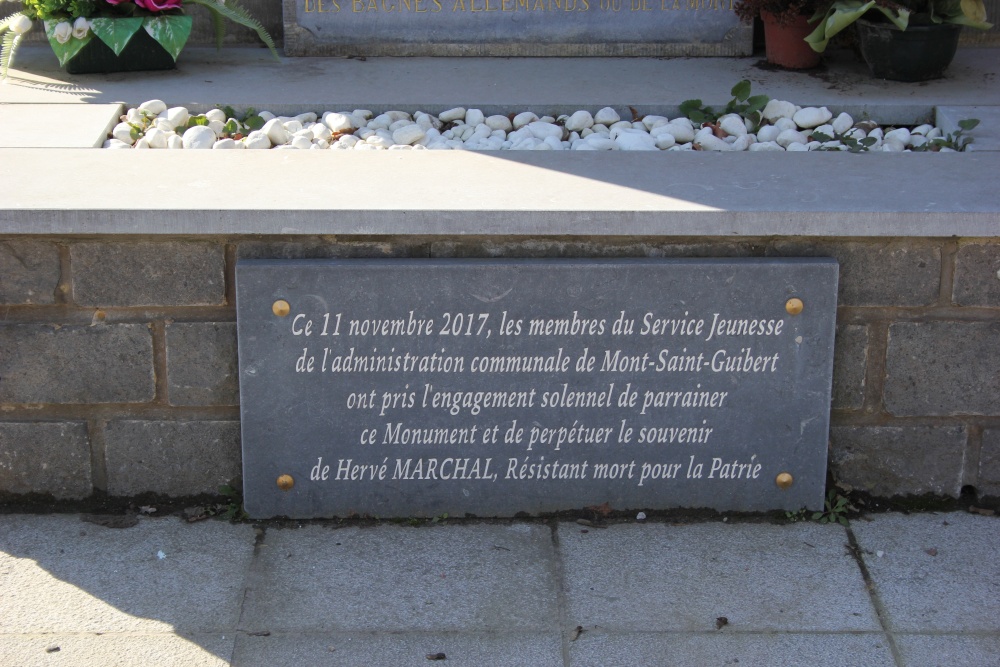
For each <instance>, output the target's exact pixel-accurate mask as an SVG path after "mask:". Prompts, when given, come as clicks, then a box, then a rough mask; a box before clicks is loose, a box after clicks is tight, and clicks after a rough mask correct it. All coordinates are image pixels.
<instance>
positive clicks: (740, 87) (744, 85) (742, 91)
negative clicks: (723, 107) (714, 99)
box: [729, 79, 750, 102]
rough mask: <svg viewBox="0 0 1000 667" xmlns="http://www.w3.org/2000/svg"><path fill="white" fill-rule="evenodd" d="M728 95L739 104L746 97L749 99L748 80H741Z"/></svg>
mask: <svg viewBox="0 0 1000 667" xmlns="http://www.w3.org/2000/svg"><path fill="white" fill-rule="evenodd" d="M729 93H730V94H731V95H732V96H733V97H735V98H736V99H737V100H739V101H740V102H745V101H746V99H747V98H748V97H750V81H749V80H748V79H743V80H742V81H740V82H739V83H737V84H736V85H735V86H733V89H732V90H731V91H729Z"/></svg>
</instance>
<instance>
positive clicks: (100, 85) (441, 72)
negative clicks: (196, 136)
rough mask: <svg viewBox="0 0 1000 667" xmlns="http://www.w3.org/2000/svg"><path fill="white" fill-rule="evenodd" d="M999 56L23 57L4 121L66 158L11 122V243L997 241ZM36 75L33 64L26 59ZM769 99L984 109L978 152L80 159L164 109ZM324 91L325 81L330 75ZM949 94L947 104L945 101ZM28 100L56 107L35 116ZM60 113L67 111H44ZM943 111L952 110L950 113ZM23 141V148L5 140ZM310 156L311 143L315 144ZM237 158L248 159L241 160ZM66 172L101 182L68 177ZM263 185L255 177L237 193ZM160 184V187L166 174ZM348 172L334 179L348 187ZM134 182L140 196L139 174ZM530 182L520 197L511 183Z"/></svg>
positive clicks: (921, 111)
mask: <svg viewBox="0 0 1000 667" xmlns="http://www.w3.org/2000/svg"><path fill="white" fill-rule="evenodd" d="M995 55H996V51H995V50H993V49H989V48H969V47H966V48H963V49H961V50H960V51H959V54H958V57H957V58H956V61H955V63H954V64H953V65H952V67H951V69H950V70H949V76H948V78H946V79H942V80H940V81H933V82H928V83H926V84H922V85H919V86H915V85H912V84H902V83H893V82H885V81H879V80H875V79H873V78H871V77H870V75H869V74H868V73H867V71H866V69H865V66H864V65H863V63H860V62H857V61H856V59H855V57H854V56H853V55H851V54H849V53H831V54H828V57H827V59H826V65H825V69H823V70H818V71H816V72H812V73H797V72H784V71H767V70H765V69H761V68H759V67H757V64H758V62H759V60H758V58H675V59H655V58H576V59H573V58H514V59H494V58H370V59H367V60H362V59H351V58H283V59H281V60H280V62H276V61H274V60H273V59H271V58H270V56H269V55H268V54H267V52H266V51H265V50H261V49H252V48H230V49H226V50H223V51H221V52H216V51H214V50H211V49H199V48H193V49H187V50H186V51H185V53H184V54H183V56H182V58H181V61H180V66H179V69H177V70H175V71H169V72H143V73H135V74H111V75H84V76H76V77H72V76H69V75H67V74H65V73H64V72H62V71H61V70H60V69H58V67H57V65H56V62H55V59H54V57H53V56H52V53H51V51H50V50H49V48H48V47H47V46H44V45H38V46H34V45H26V46H25V47H24V48H22V49H21V50H20V52H19V54H18V61H17V69H14V70H12V73H11V76H10V79H9V80H8V81H7V82H6V84H5V85H3V86H0V113H2V114H6V115H10V114H13V115H14V117H24V114H25V113H27V114H29V117H30V114H33V113H34V112H35V109H38V110H39V111H38V112H39V113H40V114H43V115H45V116H49V117H51V116H53V115H54V116H56V117H57V118H58V117H59V116H60V114H65V116H64V118H65V122H66V124H67V125H68V126H71V127H72V128H73V130H72V131H70V130H67V132H68V134H67V135H66V136H64V137H63V138H62V139H59V140H53V142H56V143H59V144H60V145H62V146H64V147H65V148H52V149H47V150H44V151H40V150H35V149H32V148H17V146H25V145H27V146H36V147H42V146H47V145H50V144H49V140H48V139H46V138H43V137H38V136H37V133H33V132H31V131H27V132H21V133H19V132H18V131H17V130H16V129H14V130H11V129H9V128H7V127H6V125H5V124H4V123H0V127H4V128H5V129H4V130H2V133H3V136H2V137H0V146H2V147H0V182H2V183H3V184H4V190H5V197H4V200H3V203H2V204H0V233H2V234H154V235H160V234H173V235H177V234H286V235H296V234H358V235H385V234H421V235H423V234H438V235H442V234H443V235H484V234H485V235H599V236H601V235H615V236H618V235H640V236H641V235H666V236H676V235H687V236H690V235H709V236H761V235H765V236H766V235H787V236H876V237H878V236H966V237H995V236H996V235H997V234H998V233H1000V193H998V190H997V188H996V187H995V176H994V175H995V174H996V173H998V171H1000V170H998V167H1000V153H997V152H995V151H991V150H989V149H990V148H991V147H994V146H995V145H1000V139H998V134H1000V133H998V132H997V131H996V130H995V129H993V130H991V129H989V121H988V119H992V118H994V117H995V115H996V113H995V112H996V109H997V108H998V107H1000V87H997V86H990V85H983V82H984V81H987V82H988V81H991V80H993V79H994V78H995V77H996V76H997V74H1000V59H997V58H996V57H995ZM22 68H23V69H22ZM742 78H750V79H752V81H753V82H754V92H755V93H764V94H767V95H770V96H771V97H772V98H777V99H788V100H792V101H794V102H796V103H799V104H816V105H828V106H830V107H831V109H837V110H842V111H847V112H849V113H851V114H852V115H855V116H856V117H858V118H861V117H865V116H866V115H867V116H870V117H874V118H878V119H879V120H880V121H881V122H884V123H914V122H923V121H932V120H934V110H935V108H938V109H939V113H938V120H939V122H940V121H941V119H944V120H946V121H948V122H952V123H953V122H955V121H957V120H959V119H961V118H963V117H968V114H966V111H967V110H968V111H970V112H975V113H979V112H983V121H984V127H982V128H981V129H977V131H976V132H975V133H974V136H976V137H977V138H978V139H979V140H980V142H981V143H980V147H981V148H982V149H987V150H980V151H978V152H977V153H975V154H969V155H912V154H911V155H886V154H878V155H874V154H873V155H831V154H803V155H799V156H788V155H785V154H781V155H774V154H762V153H758V154H741V155H731V154H727V155H706V154H690V155H689V154H623V153H616V154H603V153H594V154H589V155H578V154H572V155H557V154H551V155H549V154H532V155H524V154H511V153H478V154H472V153H462V154H458V153H448V154H439V153H434V154H419V153H400V152H393V153H391V154H363V155H354V154H343V155H329V154H325V153H317V152H311V153H312V154H298V153H295V154H292V153H289V152H288V151H280V152H278V151H275V152H270V151H264V152H261V153H255V154H254V155H249V154H244V153H242V152H240V153H232V154H230V155H228V156H227V155H225V154H218V153H217V152H207V153H200V152H195V151H181V152H177V153H171V154H166V153H161V152H159V151H150V152H148V153H147V154H143V155H140V154H139V153H125V152H121V151H107V152H101V151H79V150H75V149H72V148H69V147H70V146H81V145H92V144H91V142H92V141H93V139H92V138H91V135H92V134H93V133H94V132H96V133H98V134H99V133H101V132H103V130H104V128H106V127H107V125H108V124H109V123H111V122H113V121H114V119H115V117H116V115H117V114H118V113H119V111H118V107H117V104H118V103H123V104H127V105H137V104H139V103H141V102H142V101H145V100H147V99H151V98H160V99H163V100H164V101H165V102H167V103H168V104H169V105H183V106H187V107H188V108H189V109H191V110H193V111H199V110H206V109H209V108H212V107H214V106H215V105H217V104H230V105H233V106H235V107H247V106H253V107H255V108H257V109H264V108H268V109H269V110H271V111H273V112H276V113H292V112H296V113H297V112H302V111H307V110H312V111H322V110H325V109H354V108H369V109H373V110H386V109H393V108H395V109H407V110H411V111H412V110H416V109H427V110H429V111H432V112H440V111H441V110H444V109H447V108H450V107H453V106H458V105H462V106H467V107H470V108H472V107H478V108H481V109H482V110H483V111H484V112H486V113H495V112H501V111H503V112H504V113H507V112H509V111H510V110H511V109H529V108H530V109H533V110H537V111H547V112H551V113H559V112H565V111H574V110H576V109H580V108H587V109H592V110H596V109H597V108H600V107H601V106H604V105H610V106H613V107H615V108H616V109H618V110H619V113H622V114H624V115H626V116H627V115H628V113H629V107H634V108H635V109H636V111H637V112H638V113H651V112H654V111H655V112H657V113H666V114H676V113H677V112H676V106H677V105H678V104H679V102H681V101H683V100H685V99H691V98H700V99H702V100H703V101H704V102H705V103H707V104H712V105H724V104H725V102H726V100H727V99H728V94H729V90H730V88H731V87H732V85H733V84H734V83H736V82H737V81H739V80H740V79H742ZM318 81H324V82H329V83H330V85H317V82H318ZM942 103H946V105H947V108H945V107H944V106H943V105H942ZM22 105H40V106H39V107H34V106H23V107H22ZM45 107H51V109H50V108H45ZM942 109H944V111H942ZM10 135H14V136H10ZM307 153H308V152H307ZM237 156H238V157H237ZM53 165H59V167H60V169H62V170H64V173H67V174H83V173H93V174H110V173H114V174H115V175H116V176H115V178H103V179H102V178H89V179H87V182H86V187H85V188H84V187H80V186H77V185H73V186H72V187H63V188H53V187H51V175H52V169H53ZM235 174H239V179H237V180H239V181H241V182H242V181H244V179H245V177H246V175H247V174H252V175H253V179H254V187H240V188H233V187H230V185H229V184H230V183H232V182H234V175H235ZM151 175H152V177H151ZM331 175H333V177H331ZM125 183H128V184H133V186H130V187H124V186H123V185H122V184H125ZM514 185H516V187H512V186H514Z"/></svg>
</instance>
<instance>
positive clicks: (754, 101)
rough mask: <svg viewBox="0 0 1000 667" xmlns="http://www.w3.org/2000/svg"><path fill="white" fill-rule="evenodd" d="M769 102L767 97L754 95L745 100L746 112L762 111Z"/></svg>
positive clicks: (769, 99)
mask: <svg viewBox="0 0 1000 667" xmlns="http://www.w3.org/2000/svg"><path fill="white" fill-rule="evenodd" d="M770 101H771V98H770V97H768V96H767V95H754V96H753V97H750V98H747V110H748V111H763V110H764V107H766V106H767V103H768V102H770Z"/></svg>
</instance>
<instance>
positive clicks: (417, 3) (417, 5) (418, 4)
mask: <svg viewBox="0 0 1000 667" xmlns="http://www.w3.org/2000/svg"><path fill="white" fill-rule="evenodd" d="M423 2H424V0H415V2H414V3H413V6H414V10H413V11H415V12H417V13H418V14H425V13H427V11H429V10H428V9H427V8H426V7H423V8H421V4H422V3H423Z"/></svg>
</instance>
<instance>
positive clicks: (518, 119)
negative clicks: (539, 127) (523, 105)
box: [514, 111, 538, 130]
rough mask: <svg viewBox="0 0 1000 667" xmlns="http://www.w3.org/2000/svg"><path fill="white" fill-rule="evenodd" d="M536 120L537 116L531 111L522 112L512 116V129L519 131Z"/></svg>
mask: <svg viewBox="0 0 1000 667" xmlns="http://www.w3.org/2000/svg"><path fill="white" fill-rule="evenodd" d="M536 120H538V114H536V113H533V112H531V111H522V112H521V113H519V114H517V115H516V116H514V129H515V130H519V129H521V128H522V127H524V126H525V125H528V124H530V123H534V122H535V121H536Z"/></svg>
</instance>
